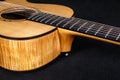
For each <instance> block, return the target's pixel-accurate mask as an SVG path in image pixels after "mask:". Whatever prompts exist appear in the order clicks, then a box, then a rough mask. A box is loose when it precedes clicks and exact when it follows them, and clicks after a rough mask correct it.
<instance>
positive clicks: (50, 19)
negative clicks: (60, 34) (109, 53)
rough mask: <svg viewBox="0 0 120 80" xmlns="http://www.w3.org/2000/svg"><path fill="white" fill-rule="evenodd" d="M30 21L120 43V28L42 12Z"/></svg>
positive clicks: (31, 17)
mask: <svg viewBox="0 0 120 80" xmlns="http://www.w3.org/2000/svg"><path fill="white" fill-rule="evenodd" d="M27 19H28V20H31V21H35V22H39V23H44V24H48V25H51V26H55V27H59V28H63V29H67V30H71V31H75V32H80V33H84V34H89V35H92V36H96V37H100V38H105V39H108V40H113V41H117V42H120V28H118V27H114V26H110V25H105V24H101V23H97V22H93V21H89V20H84V19H80V18H74V17H71V18H65V17H61V16H57V15H52V14H48V13H43V12H40V13H38V14H34V15H32V16H30V17H29V18H27Z"/></svg>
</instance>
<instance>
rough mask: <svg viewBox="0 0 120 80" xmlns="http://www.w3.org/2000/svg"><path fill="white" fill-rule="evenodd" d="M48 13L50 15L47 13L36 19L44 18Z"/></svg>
mask: <svg viewBox="0 0 120 80" xmlns="http://www.w3.org/2000/svg"><path fill="white" fill-rule="evenodd" d="M47 15H49V14H47V13H45V14H44V15H43V16H40V17H38V18H37V19H36V20H35V21H39V20H40V19H41V18H44V17H45V16H47Z"/></svg>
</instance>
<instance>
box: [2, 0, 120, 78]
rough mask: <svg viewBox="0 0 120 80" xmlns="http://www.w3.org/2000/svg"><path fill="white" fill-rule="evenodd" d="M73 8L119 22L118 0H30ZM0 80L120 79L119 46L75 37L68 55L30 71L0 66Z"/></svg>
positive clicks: (88, 15) (86, 16)
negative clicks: (10, 69)
mask: <svg viewBox="0 0 120 80" xmlns="http://www.w3.org/2000/svg"><path fill="white" fill-rule="evenodd" d="M29 1H31V2H39V3H55V4H62V5H66V6H69V7H71V8H73V9H74V11H75V14H74V16H76V17H79V18H83V19H88V20H92V21H97V22H101V23H105V24H110V25H114V26H120V1H119V0H99V1H98V0H29ZM0 80H120V46H117V45H113V44H108V43H104V42H101V41H96V40H92V39H88V38H83V37H76V38H75V40H74V42H73V46H72V51H71V52H70V53H69V56H67V57H66V56H64V54H62V55H60V56H59V57H58V58H57V59H56V60H54V61H53V62H51V63H50V64H48V65H46V66H44V67H42V68H39V69H36V70H32V71H27V72H13V71H9V70H6V69H3V68H0Z"/></svg>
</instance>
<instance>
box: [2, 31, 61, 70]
mask: <svg viewBox="0 0 120 80" xmlns="http://www.w3.org/2000/svg"><path fill="white" fill-rule="evenodd" d="M54 43H55V44H54ZM59 54H60V42H59V36H58V31H57V30H56V31H55V32H52V33H50V34H48V35H46V36H42V37H40V38H35V39H29V40H8V39H4V38H0V66H2V67H4V68H6V69H10V70H15V71H23V70H25V71H26V70H32V69H36V68H38V67H41V66H43V65H45V64H47V63H49V62H50V61H52V60H53V59H55V58H56V57H57V56H58V55H59Z"/></svg>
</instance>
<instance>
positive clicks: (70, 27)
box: [69, 20, 80, 29]
mask: <svg viewBox="0 0 120 80" xmlns="http://www.w3.org/2000/svg"><path fill="white" fill-rule="evenodd" d="M79 22H80V20H78V21H77V22H75V23H74V24H72V26H70V27H69V29H72V28H73V27H74V26H75V25H77V24H78V23H79Z"/></svg>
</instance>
